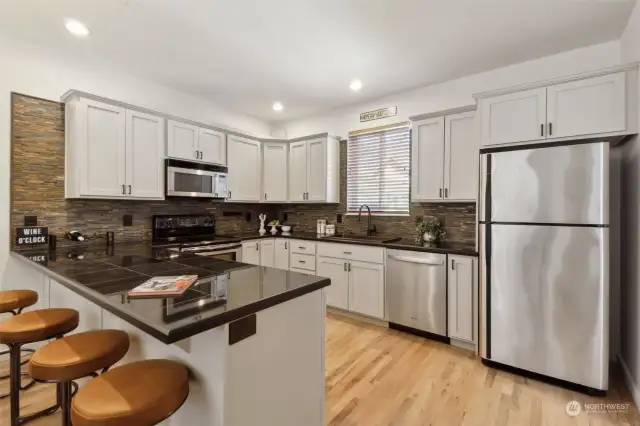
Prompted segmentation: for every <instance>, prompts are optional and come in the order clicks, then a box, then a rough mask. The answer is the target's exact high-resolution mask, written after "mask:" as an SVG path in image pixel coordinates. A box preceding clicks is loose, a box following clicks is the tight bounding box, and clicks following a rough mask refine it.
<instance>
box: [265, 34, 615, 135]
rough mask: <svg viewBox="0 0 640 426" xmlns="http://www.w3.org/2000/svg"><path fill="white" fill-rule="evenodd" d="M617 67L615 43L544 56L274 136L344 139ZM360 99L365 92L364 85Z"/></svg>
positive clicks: (297, 124) (290, 126)
mask: <svg viewBox="0 0 640 426" xmlns="http://www.w3.org/2000/svg"><path fill="white" fill-rule="evenodd" d="M619 64H620V43H619V42H618V41H612V42H608V43H603V44H598V45H594V46H589V47H585V48H581V49H577V50H573V51H570V52H564V53H560V54H557V55H553V56H547V57H544V58H541V59H536V60H532V61H528V62H523V63H520V64H516V65H511V66H508V67H504V68H499V69H495V70H492V71H487V72H483V73H480V74H475V75H471V76H468V77H463V78H459V79H457V80H451V81H448V82H445V83H440V84H435V85H431V86H426V87H422V88H419V89H414V90H411V91H407V92H403V93H399V94H397V95H394V96H389V97H385V98H382V99H376V100H374V101H370V102H364V103H360V104H357V105H353V106H350V107H347V108H340V109H336V110H333V111H329V112H327V113H325V114H321V115H318V116H315V117H310V118H306V119H301V120H294V121H291V122H285V123H282V124H280V125H278V126H275V129H274V130H276V129H277V130H278V131H279V132H280V133H279V134H282V131H283V130H284V131H286V135H287V136H288V137H291V138H294V137H300V136H305V135H309V134H314V133H321V132H327V131H328V132H330V133H333V134H335V135H338V136H341V137H347V136H348V132H349V131H353V130H358V129H363V128H370V127H375V126H381V125H385V124H391V123H397V122H401V121H406V120H408V118H409V117H410V116H413V115H418V114H425V113H429V112H435V111H439V110H444V109H449V108H455V107H460V106H464V105H470V104H473V103H474V100H473V98H472V95H473V94H474V93H479V92H484V91H488V90H494V89H500V88H504V87H508V86H514V85H519V84H525V83H531V82H535V81H540V80H545V79H549V78H555V77H561V76H564V75H571V74H577V73H581V72H586V71H591V70H596V69H600V68H606V67H609V66H615V65H619ZM364 83H365V86H364V87H363V89H362V90H363V93H364V92H366V90H367V88H366V82H364ZM394 105H396V106H398V115H397V116H396V117H391V118H388V119H383V120H376V121H370V122H368V123H360V121H359V120H360V115H359V114H360V113H361V112H364V111H371V110H374V109H378V108H385V107H388V106H394Z"/></svg>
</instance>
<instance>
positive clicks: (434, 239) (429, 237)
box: [422, 232, 438, 244]
mask: <svg viewBox="0 0 640 426" xmlns="http://www.w3.org/2000/svg"><path fill="white" fill-rule="evenodd" d="M422 239H423V240H424V242H425V243H427V244H433V243H435V242H437V240H438V238H437V237H436V236H435V235H433V234H430V233H428V232H425V233H424V235H423V236H422Z"/></svg>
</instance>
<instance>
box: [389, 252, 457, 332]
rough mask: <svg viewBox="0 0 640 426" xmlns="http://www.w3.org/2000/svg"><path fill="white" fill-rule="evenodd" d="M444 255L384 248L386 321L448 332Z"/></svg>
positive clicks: (425, 329) (445, 259)
mask: <svg viewBox="0 0 640 426" xmlns="http://www.w3.org/2000/svg"><path fill="white" fill-rule="evenodd" d="M446 263H447V256H446V255H444V254H435V253H419V252H411V251H398V250H387V265H386V288H387V309H388V310H387V313H388V316H389V321H390V322H394V323H397V324H401V325H404V326H407V327H412V328H416V329H418V330H424V331H428V332H430V333H435V334H439V335H441V336H446V335H447V269H446Z"/></svg>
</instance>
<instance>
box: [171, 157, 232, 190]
mask: <svg viewBox="0 0 640 426" xmlns="http://www.w3.org/2000/svg"><path fill="white" fill-rule="evenodd" d="M166 176H167V185H166V188H167V196H169V197H204V198H227V197H228V195H229V187H228V185H227V168H226V167H224V166H217V165H213V164H201V163H194V162H191V161H182V160H173V159H168V160H166Z"/></svg>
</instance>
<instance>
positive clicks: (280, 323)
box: [12, 243, 330, 426]
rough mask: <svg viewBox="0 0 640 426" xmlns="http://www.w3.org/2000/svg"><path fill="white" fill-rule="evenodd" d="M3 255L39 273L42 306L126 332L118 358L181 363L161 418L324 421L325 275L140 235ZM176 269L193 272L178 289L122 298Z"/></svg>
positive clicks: (84, 326) (86, 326)
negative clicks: (170, 405) (187, 375)
mask: <svg viewBox="0 0 640 426" xmlns="http://www.w3.org/2000/svg"><path fill="white" fill-rule="evenodd" d="M12 257H14V258H15V259H16V260H18V261H20V262H22V263H23V264H25V265H28V266H29V267H31V268H32V269H35V270H37V271H38V272H39V273H40V274H42V280H41V281H40V283H38V284H37V285H38V286H40V288H36V289H35V290H36V291H38V292H39V294H40V295H41V303H42V304H43V305H44V306H43V307H69V308H74V309H76V310H78V311H79V312H80V326H79V327H78V329H77V330H76V332H81V331H86V330H90V329H120V330H125V331H126V332H128V333H129V335H130V337H131V349H130V351H129V353H128V355H127V356H126V357H125V358H124V359H123V360H122V363H128V362H132V361H137V360H142V359H150V358H168V359H174V360H177V361H180V362H182V363H184V364H185V365H187V366H188V367H189V369H190V371H191V374H192V379H191V383H190V387H191V392H190V395H189V397H188V399H187V401H186V403H185V405H184V406H183V407H182V408H181V409H180V410H178V412H176V413H175V414H174V415H173V416H172V417H171V418H170V419H169V420H167V421H166V424H167V425H191V424H202V425H204V424H207V425H214V426H219V425H220V426H222V425H239V424H247V425H248V424H266V423H265V419H268V424H274V425H276V424H277V425H291V426H295V425H321V424H324V411H325V410H324V399H325V374H324V369H325V358H324V351H325V350H324V334H325V330H324V327H325V323H324V316H325V300H324V292H323V291H322V289H323V287H326V286H328V285H329V284H330V280H329V279H326V278H322V277H315V276H311V275H306V274H301V273H296V272H290V271H282V270H277V269H272V268H266V267H260V266H253V265H247V264H244V263H239V262H229V261H225V260H220V259H214V258H209V257H201V256H197V255H194V254H189V253H180V252H175V251H172V250H171V249H170V248H162V247H159V248H158V247H151V245H147V244H143V243H130V244H127V243H123V244H117V245H115V246H105V245H104V244H100V245H95V244H94V245H81V246H75V247H73V248H69V247H58V248H57V250H46V249H45V250H14V251H13V252H12ZM182 274H197V275H198V276H199V277H200V280H199V282H198V283H197V284H195V285H194V286H192V287H191V288H190V289H189V290H188V291H187V292H186V293H185V294H184V295H183V296H182V297H180V298H177V299H129V298H128V297H127V296H126V293H127V291H128V290H130V289H132V288H134V287H136V286H137V285H139V284H141V283H142V282H144V281H146V280H147V279H148V278H149V277H151V276H154V275H182ZM163 424H165V423H163Z"/></svg>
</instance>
